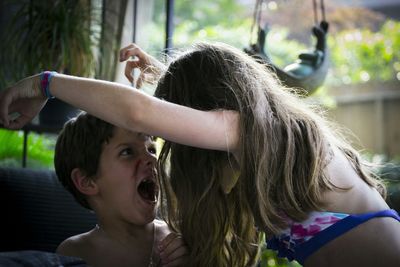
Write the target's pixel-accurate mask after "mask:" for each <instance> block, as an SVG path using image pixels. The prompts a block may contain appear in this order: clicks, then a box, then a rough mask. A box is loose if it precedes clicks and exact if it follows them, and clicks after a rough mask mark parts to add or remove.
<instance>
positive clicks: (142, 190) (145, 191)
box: [138, 179, 159, 203]
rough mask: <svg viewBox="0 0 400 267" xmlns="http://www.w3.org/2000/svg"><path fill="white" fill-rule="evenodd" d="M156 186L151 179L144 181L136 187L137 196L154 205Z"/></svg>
mask: <svg viewBox="0 0 400 267" xmlns="http://www.w3.org/2000/svg"><path fill="white" fill-rule="evenodd" d="M158 191H159V189H158V185H157V183H156V182H155V181H153V180H151V179H144V180H143V181H141V182H140V184H139V186H138V192H139V195H140V196H141V197H142V198H143V199H145V200H147V201H150V202H153V203H156V202H157V200H158Z"/></svg>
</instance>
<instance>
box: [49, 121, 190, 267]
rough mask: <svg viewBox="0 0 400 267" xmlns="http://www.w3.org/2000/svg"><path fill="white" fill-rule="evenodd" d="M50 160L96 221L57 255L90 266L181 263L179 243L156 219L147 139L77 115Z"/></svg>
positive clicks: (153, 154) (65, 243)
mask: <svg viewBox="0 0 400 267" xmlns="http://www.w3.org/2000/svg"><path fill="white" fill-rule="evenodd" d="M54 162H55V169H56V173H57V176H58V178H59V179H60V181H61V183H62V184H63V185H64V187H65V188H66V189H67V190H68V191H70V192H71V193H72V195H73V196H74V197H75V199H76V200H77V201H78V202H79V203H80V204H81V205H82V206H84V207H85V208H88V209H90V210H93V211H94V212H95V213H96V215H97V219H98V225H96V227H95V228H94V229H92V230H91V231H89V232H87V233H83V234H79V235H76V236H73V237H70V238H68V239H66V240H65V241H63V242H62V243H61V244H60V245H59V247H58V248H57V253H59V254H63V255H67V256H75V257H80V258H82V259H84V260H85V261H86V262H87V263H88V264H89V265H91V266H95V267H98V266H107V267H109V266H120V267H123V266H159V265H161V264H163V266H180V265H182V264H183V261H184V256H185V254H186V252H187V250H186V247H185V246H184V244H183V241H182V239H181V238H180V236H179V235H177V234H175V233H171V231H170V230H169V229H168V226H167V225H166V224H165V223H164V222H163V221H160V220H156V219H155V217H156V209H157V201H158V194H159V185H158V181H157V178H156V170H155V163H156V147H155V144H154V142H153V141H152V139H151V137H149V136H146V135H144V134H141V133H136V132H129V131H127V130H124V129H122V128H119V127H116V126H113V125H111V124H109V123H107V122H104V121H102V120H100V119H98V118H96V117H94V116H92V115H90V114H87V113H81V114H80V115H78V116H77V117H76V118H74V119H72V120H70V121H69V122H67V123H66V124H65V126H64V128H63V130H62V131H61V133H60V135H59V137H58V139H57V144H56V149H55V159H54Z"/></svg>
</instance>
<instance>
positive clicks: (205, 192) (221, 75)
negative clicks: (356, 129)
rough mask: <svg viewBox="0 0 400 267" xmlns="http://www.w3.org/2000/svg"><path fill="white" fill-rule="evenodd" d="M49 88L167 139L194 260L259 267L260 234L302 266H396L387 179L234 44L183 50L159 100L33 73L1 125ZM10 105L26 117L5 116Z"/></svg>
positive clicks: (175, 220)
mask: <svg viewBox="0 0 400 267" xmlns="http://www.w3.org/2000/svg"><path fill="white" fill-rule="evenodd" d="M124 56H137V57H138V61H136V62H135V63H133V64H130V65H129V66H128V67H130V68H132V67H140V68H141V69H142V70H143V71H144V73H145V74H146V70H147V69H148V67H149V66H154V65H155V64H153V62H154V60H153V59H152V58H151V57H149V56H148V55H147V54H146V53H144V52H143V51H141V50H140V49H139V48H138V47H135V46H133V48H132V47H131V48H129V49H127V50H122V60H125V59H126V57H124ZM150 74H151V72H150ZM49 80H51V82H50V81H49ZM42 91H43V92H44V93H43V92H42ZM52 95H53V96H55V97H57V98H60V99H61V100H63V101H66V102H68V103H70V104H72V105H75V106H76V107H78V108H80V109H83V110H86V111H87V112H89V113H92V114H94V115H95V116H97V117H99V118H101V119H103V120H105V121H108V122H110V123H112V124H115V125H117V126H118V127H122V128H125V129H128V130H131V131H136V132H143V133H146V134H149V135H155V136H160V137H162V138H164V139H165V140H167V141H166V143H165V145H164V147H163V149H162V152H161V156H160V174H161V177H162V178H161V184H162V186H163V189H164V190H165V192H166V196H165V198H166V200H167V204H168V205H167V215H168V221H169V223H170V225H171V226H172V227H173V228H174V227H175V228H178V229H179V230H180V231H181V232H182V235H183V236H184V237H185V242H186V244H187V245H188V247H189V250H190V251H191V255H190V256H189V258H190V261H192V265H193V266H207V265H208V266H250V265H252V264H254V262H255V259H256V255H257V248H256V245H257V242H258V240H259V234H258V233H259V232H261V231H262V232H265V234H266V239H267V241H268V242H267V243H268V246H269V247H271V248H273V249H276V250H277V251H279V254H280V255H281V256H285V257H287V258H289V259H295V260H298V261H299V262H300V263H301V264H304V265H305V266H377V265H379V266H395V265H396V264H398V263H399V262H400V256H399V255H400V223H399V221H400V217H399V216H398V214H397V213H396V212H395V211H393V210H390V209H389V207H388V206H387V204H386V202H385V201H384V194H385V190H384V187H383V185H382V183H381V182H380V181H379V180H378V179H376V178H374V176H373V175H372V174H371V172H370V171H369V170H368V168H367V167H366V166H365V164H364V163H363V162H362V160H361V158H360V157H359V155H358V153H357V152H356V151H355V150H354V149H352V148H351V147H350V146H349V145H348V144H347V143H346V142H345V141H344V139H343V138H341V137H340V135H339V134H338V133H337V131H336V130H335V128H334V127H331V126H329V125H328V123H327V121H326V120H324V119H323V118H322V116H320V115H318V112H317V111H316V110H315V109H312V108H311V107H309V106H307V105H306V104H305V103H303V102H302V101H301V100H300V99H299V98H298V97H297V96H295V95H294V94H293V93H292V92H290V90H289V89H288V88H284V87H283V86H282V85H281V84H280V83H279V82H278V80H277V79H276V77H275V76H274V75H273V74H272V73H271V72H270V71H269V70H268V68H267V67H266V66H262V65H260V64H258V63H257V62H256V61H255V60H253V59H252V58H250V57H249V56H247V55H245V54H244V53H242V52H241V51H239V50H237V49H235V48H232V47H230V46H227V45H224V44H199V45H196V46H194V48H193V49H192V50H191V51H189V52H187V53H185V54H183V55H181V56H179V57H178V58H177V59H176V60H174V61H173V62H172V63H171V64H170V65H169V67H168V69H167V71H166V72H165V73H164V75H163V76H162V77H161V80H160V81H159V83H158V86H157V89H156V96H157V97H159V98H161V100H160V99H158V98H154V97H151V96H148V95H145V94H144V93H141V92H140V91H138V90H132V89H130V88H129V87H126V86H123V85H120V84H116V83H110V82H105V81H96V80H90V79H84V78H77V77H71V76H66V75H61V74H55V73H49V72H45V73H43V74H40V75H35V76H32V77H29V78H26V79H24V80H22V81H20V82H19V83H17V84H16V85H14V86H13V87H11V88H9V89H7V90H5V91H4V92H2V93H1V95H0V108H1V111H0V118H1V119H2V121H3V123H4V126H5V127H8V128H20V127H22V126H23V125H24V124H25V123H27V122H28V121H29V120H31V119H32V118H33V116H35V115H36V114H37V113H38V112H39V111H40V109H41V107H42V106H43V105H44V104H45V102H46V97H45V96H47V97H51V96H52ZM82 96H84V97H82ZM13 112H18V114H19V117H18V118H16V119H14V120H10V117H9V114H10V113H13ZM168 161H169V162H170V165H167V162H168ZM162 191H163V190H162ZM377 229H379V230H378V231H377Z"/></svg>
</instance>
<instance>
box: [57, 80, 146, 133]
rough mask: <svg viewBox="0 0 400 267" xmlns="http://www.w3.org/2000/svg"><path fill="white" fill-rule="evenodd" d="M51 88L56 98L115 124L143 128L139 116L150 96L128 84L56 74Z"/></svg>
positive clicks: (134, 128)
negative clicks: (138, 120)
mask: <svg viewBox="0 0 400 267" xmlns="http://www.w3.org/2000/svg"><path fill="white" fill-rule="evenodd" d="M50 92H51V94H52V95H53V96H55V97H56V98H58V99H60V100H62V101H64V102H67V103H69V104H71V105H73V106H75V107H77V108H79V109H82V110H85V111H87V112H88V113H90V114H92V115H94V116H96V117H99V118H101V119H103V120H105V121H107V122H110V123H112V124H114V125H116V126H119V127H123V128H126V129H129V130H133V131H138V130H142V129H140V125H138V123H137V120H136V116H139V115H140V113H141V112H142V111H141V110H142V109H143V107H144V106H145V105H146V99H147V98H146V97H144V95H143V93H142V92H139V91H138V90H134V89H133V88H131V87H129V86H126V85H123V84H118V83H112V82H108V81H102V80H94V79H87V78H81V77H75V76H68V75H63V74H56V75H55V76H54V77H53V79H52V80H51V83H50ZM50 101H51V100H50Z"/></svg>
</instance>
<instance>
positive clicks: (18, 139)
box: [0, 129, 56, 169]
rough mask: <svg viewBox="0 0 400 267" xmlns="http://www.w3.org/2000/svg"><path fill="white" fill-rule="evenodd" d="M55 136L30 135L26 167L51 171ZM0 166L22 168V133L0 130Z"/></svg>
mask: <svg viewBox="0 0 400 267" xmlns="http://www.w3.org/2000/svg"><path fill="white" fill-rule="evenodd" d="M55 140H56V139H55V136H50V135H45V134H35V133H30V134H29V135H28V140H27V142H28V146H27V167H29V168H33V169H37V168H44V169H52V168H53V158H54V146H55ZM0 144H2V145H1V146H0V166H8V167H22V154H23V144H24V133H23V131H10V130H5V129H0Z"/></svg>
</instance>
